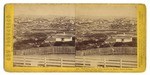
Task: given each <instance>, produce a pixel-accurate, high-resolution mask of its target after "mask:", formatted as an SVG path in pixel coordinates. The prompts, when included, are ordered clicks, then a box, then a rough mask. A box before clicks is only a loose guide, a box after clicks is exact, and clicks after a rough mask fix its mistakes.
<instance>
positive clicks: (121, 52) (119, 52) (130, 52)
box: [76, 47, 137, 56]
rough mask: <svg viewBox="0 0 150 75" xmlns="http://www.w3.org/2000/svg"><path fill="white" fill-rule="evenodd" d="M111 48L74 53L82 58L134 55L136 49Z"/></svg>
mask: <svg viewBox="0 0 150 75" xmlns="http://www.w3.org/2000/svg"><path fill="white" fill-rule="evenodd" d="M113 49H114V50H112V48H97V49H89V50H82V51H76V55H78V56H84V55H93V54H94V55H95V54H99V55H136V54H137V48H136V47H113Z"/></svg>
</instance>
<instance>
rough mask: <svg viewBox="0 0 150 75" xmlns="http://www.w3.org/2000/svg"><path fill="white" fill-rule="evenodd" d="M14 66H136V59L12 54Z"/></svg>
mask: <svg viewBox="0 0 150 75" xmlns="http://www.w3.org/2000/svg"><path fill="white" fill-rule="evenodd" d="M13 64H14V67H29V66H38V67H102V68H106V67H117V68H136V67H137V61H133V60H122V59H95V58H89V57H88V58H86V57H80V56H78V57H75V58H74V59H64V58H47V57H43V58H39V57H27V56H14V60H13Z"/></svg>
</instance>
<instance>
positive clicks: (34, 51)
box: [14, 46, 75, 55]
mask: <svg viewBox="0 0 150 75" xmlns="http://www.w3.org/2000/svg"><path fill="white" fill-rule="evenodd" d="M59 53H61V54H63V53H66V54H67V53H68V54H75V47H72V46H52V47H40V48H31V49H25V50H14V55H46V54H59Z"/></svg>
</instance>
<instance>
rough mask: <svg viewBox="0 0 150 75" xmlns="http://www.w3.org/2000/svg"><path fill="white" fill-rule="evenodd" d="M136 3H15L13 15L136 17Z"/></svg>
mask: <svg viewBox="0 0 150 75" xmlns="http://www.w3.org/2000/svg"><path fill="white" fill-rule="evenodd" d="M136 14H137V8H136V5H108V4H106V5H104V4H101V5H100V4H95V5H94V4H82V5H81V4H76V5H75V4H60V5H56V4H51V5H50V4H28V5H27V4H21V5H19V4H18V5H15V15H16V16H17V15H35V16H93V17H94V16H97V17H134V18H135V17H136Z"/></svg>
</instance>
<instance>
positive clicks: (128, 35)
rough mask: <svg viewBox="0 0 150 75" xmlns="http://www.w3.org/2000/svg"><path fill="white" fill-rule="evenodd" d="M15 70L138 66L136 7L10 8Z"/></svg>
mask: <svg viewBox="0 0 150 75" xmlns="http://www.w3.org/2000/svg"><path fill="white" fill-rule="evenodd" d="M13 32H14V35H13V66H14V67H85V68H137V6H136V5H104V4H101V5H100V4H16V5H14V31H13Z"/></svg>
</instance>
